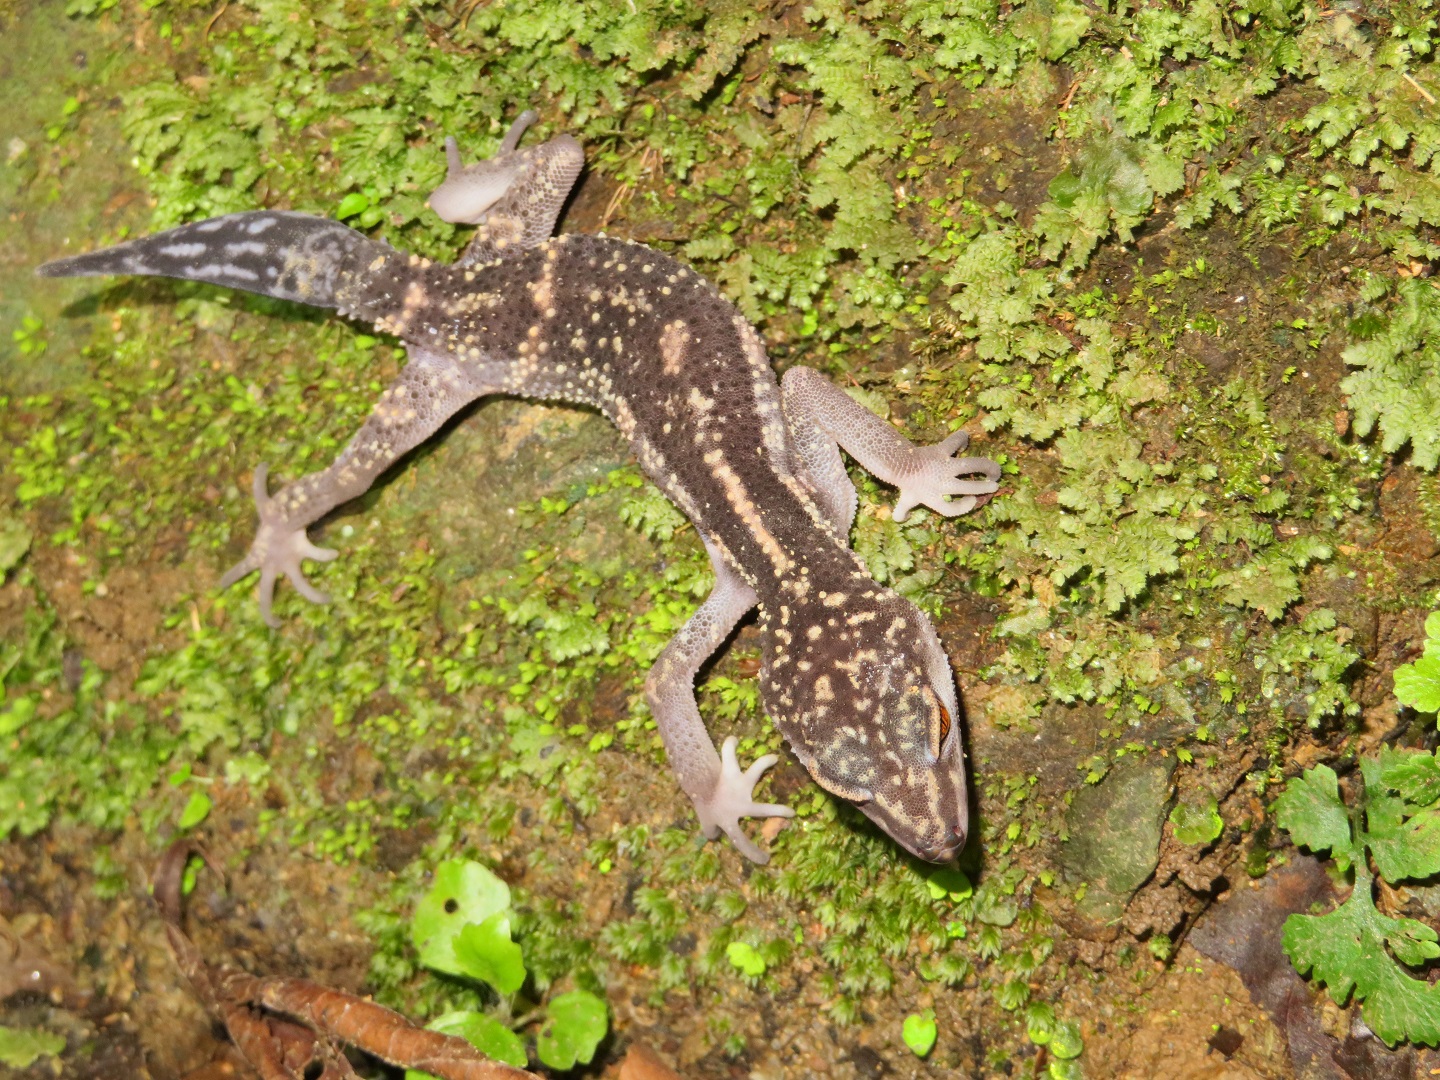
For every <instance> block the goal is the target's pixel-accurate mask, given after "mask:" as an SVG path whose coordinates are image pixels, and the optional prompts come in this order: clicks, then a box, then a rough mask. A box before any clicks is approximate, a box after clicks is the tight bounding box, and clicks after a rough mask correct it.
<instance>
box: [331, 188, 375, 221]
mask: <svg viewBox="0 0 1440 1080" xmlns="http://www.w3.org/2000/svg"><path fill="white" fill-rule="evenodd" d="M369 207H370V197H369V196H368V195H365V194H364V193H363V192H359V191H352V192H350V194H349V195H346V196H345V197H344V198H343V199H341V200H340V205H339V206H337V207H336V208H335V216H336V217H337V218H338V219H339V220H341V221H344V220H345V219H346V218H352V217H354V216H355V215H356V214H358V213H360V212H361V211H362V210H367V209H369Z"/></svg>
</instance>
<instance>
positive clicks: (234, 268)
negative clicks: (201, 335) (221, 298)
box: [35, 210, 408, 322]
mask: <svg viewBox="0 0 1440 1080" xmlns="http://www.w3.org/2000/svg"><path fill="white" fill-rule="evenodd" d="M398 254H399V253H398V252H396V251H395V249H394V248H392V247H390V246H389V245H387V244H381V243H377V242H376V241H374V240H371V239H370V238H369V237H367V236H365V235H364V234H363V233H358V232H356V231H355V230H354V229H351V228H348V227H347V226H344V225H341V224H340V223H339V222H336V221H331V220H329V219H328V218H321V217H314V216H312V215H310V214H296V213H290V212H287V211H282V210H255V211H250V212H247V213H243V214H227V215H225V216H224V217H217V218H210V219H209V220H208V221H198V222H196V223H195V224H193V225H182V226H180V227H179V228H178V229H170V230H167V231H166V232H162V233H157V234H155V235H154V236H147V237H144V238H143V239H140V240H130V241H128V242H126V243H123V244H116V245H115V246H114V247H109V248H102V249H101V250H99V251H92V252H90V253H89V254H87V255H72V256H71V257H70V258H68V259H56V260H54V261H53V262H47V263H45V264H44V265H43V266H39V267H37V268H36V270H35V273H36V274H38V275H40V276H41V277H98V276H101V275H106V274H137V275H142V276H146V277H172V278H183V279H185V280H186V281H204V282H208V283H209V284H212V285H223V286H225V287H227V288H231V289H243V290H245V291H246V292H254V293H260V294H261V295H263V296H273V297H275V298H277V299H280V300H294V301H297V302H299V303H302V304H310V305H313V306H315V307H328V308H339V309H340V311H341V314H345V315H352V316H355V317H358V318H363V319H368V320H370V321H372V322H373V321H375V320H376V319H377V318H380V317H382V316H383V315H385V314H388V313H389V312H390V311H391V310H392V309H393V308H394V307H396V306H397V305H396V304H395V303H394V302H393V300H392V299H391V298H392V297H393V296H395V295H397V293H396V291H395V286H397V285H399V286H401V287H400V289H399V294H403V292H404V288H403V285H404V281H403V280H395V279H397V278H402V279H403V277H404V276H405V275H404V268H405V267H406V266H407V263H408V260H407V258H406V257H404V256H401V257H398V258H395V257H393V256H396V255H398ZM377 260H378V261H377ZM382 267H383V268H384V269H383V271H381V272H379V273H377V271H380V270H381V268H382ZM386 279H390V280H386Z"/></svg>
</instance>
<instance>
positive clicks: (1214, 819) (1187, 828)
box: [1170, 795, 1225, 844]
mask: <svg viewBox="0 0 1440 1080" xmlns="http://www.w3.org/2000/svg"><path fill="white" fill-rule="evenodd" d="M1170 824H1171V825H1173V826H1175V839H1176V840H1178V841H1180V843H1182V844H1208V843H1210V841H1212V840H1214V839H1215V838H1216V837H1217V836H1219V835H1220V833H1221V831H1222V830H1224V828H1225V822H1224V821H1222V820H1221V818H1220V815H1219V814H1218V813H1217V812H1216V808H1215V797H1214V796H1213V795H1212V796H1210V797H1209V798H1207V799H1206V800H1205V801H1204V802H1202V803H1186V802H1182V803H1176V804H1175V809H1173V810H1171V811H1170Z"/></svg>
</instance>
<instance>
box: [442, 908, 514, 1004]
mask: <svg viewBox="0 0 1440 1080" xmlns="http://www.w3.org/2000/svg"><path fill="white" fill-rule="evenodd" d="M454 952H455V959H456V961H457V962H458V964H459V966H460V971H459V972H458V974H461V975H464V976H465V977H466V978H470V979H475V980H477V981H478V982H484V983H489V984H490V985H491V986H493V987H494V988H495V989H496V990H499V991H500V993H502V994H513V993H515V991H516V990H519V989H520V987H521V986H522V985H523V984H524V982H525V961H524V960H523V959H522V958H521V955H520V946H519V945H516V944H515V943H514V942H513V941H511V940H510V912H508V911H497V912H496V913H495V914H494V915H491V916H490V917H489V918H488V919H486V920H485V921H484V922H480V923H467V924H466V925H465V926H464V927H463V928H462V929H461V930H460V933H459V935H458V936H457V937H456V938H455V942H454Z"/></svg>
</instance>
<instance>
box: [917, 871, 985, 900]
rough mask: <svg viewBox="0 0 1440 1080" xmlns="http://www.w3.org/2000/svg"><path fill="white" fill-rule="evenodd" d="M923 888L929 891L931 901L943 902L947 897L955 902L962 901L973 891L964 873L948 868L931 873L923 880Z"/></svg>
mask: <svg viewBox="0 0 1440 1080" xmlns="http://www.w3.org/2000/svg"><path fill="white" fill-rule="evenodd" d="M925 887H926V888H927V889H929V891H930V899H931V900H943V899H945V898H946V897H947V896H948V897H949V898H950V899H951V900H952V901H955V902H959V901H961V900H964V899H965V898H966V897H968V896H970V895H971V894H972V893H973V892H974V891H975V890H974V888H973V887H972V886H971V885H970V879H969V878H968V877H966V876H965V872H964V871H963V870H956V869H955V868H954V867H950V866H945V867H941V868H940V869H938V870H934V871H931V873H930V876H929V877H928V878H926V879H925Z"/></svg>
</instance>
